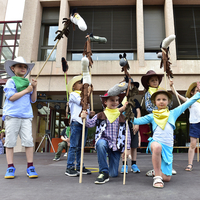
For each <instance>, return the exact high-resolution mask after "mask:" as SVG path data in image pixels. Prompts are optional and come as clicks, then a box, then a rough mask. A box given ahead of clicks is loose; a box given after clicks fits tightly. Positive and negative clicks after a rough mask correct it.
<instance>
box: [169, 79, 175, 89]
mask: <svg viewBox="0 0 200 200" xmlns="http://www.w3.org/2000/svg"><path fill="white" fill-rule="evenodd" d="M169 85H170V87H173V85H174V83H173V81H172V80H171V79H170V80H169Z"/></svg>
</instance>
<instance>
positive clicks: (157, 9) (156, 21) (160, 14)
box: [144, 6, 165, 60]
mask: <svg viewBox="0 0 200 200" xmlns="http://www.w3.org/2000/svg"><path fill="white" fill-rule="evenodd" d="M164 38H165V22H164V8H163V6H144V48H145V60H156V59H158V58H157V55H156V52H157V51H159V50H160V44H161V42H162V40H163V39H164Z"/></svg>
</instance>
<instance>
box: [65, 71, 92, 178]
mask: <svg viewBox="0 0 200 200" xmlns="http://www.w3.org/2000/svg"><path fill="white" fill-rule="evenodd" d="M82 85H83V84H82V75H80V76H74V77H73V78H72V79H71V80H70V81H69V83H68V92H69V94H70V96H69V108H70V113H71V116H70V130H71V136H70V147H69V151H68V158H67V169H66V171H65V174H66V175H67V176H78V175H79V172H80V157H81V141H82V139H81V138H82V127H83V122H82V119H81V117H80V116H79V114H80V113H81V111H82V106H81V96H80V94H81V88H82ZM87 112H88V113H89V109H87ZM86 139H87V128H85V141H86ZM75 155H76V156H75ZM75 157H76V169H75V164H74V162H75ZM83 174H91V172H90V170H88V169H86V168H85V167H83Z"/></svg>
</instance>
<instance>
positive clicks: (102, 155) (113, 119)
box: [81, 93, 131, 184]
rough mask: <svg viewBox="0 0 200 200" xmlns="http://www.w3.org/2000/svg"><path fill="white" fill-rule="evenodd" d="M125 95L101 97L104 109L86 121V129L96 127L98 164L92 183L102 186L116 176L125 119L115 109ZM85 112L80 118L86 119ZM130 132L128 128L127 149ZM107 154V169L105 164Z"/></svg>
mask: <svg viewBox="0 0 200 200" xmlns="http://www.w3.org/2000/svg"><path fill="white" fill-rule="evenodd" d="M124 96H125V93H122V94H119V95H118V96H109V95H108V93H106V94H104V95H103V96H101V101H102V104H103V106H104V108H105V110H104V111H103V112H100V113H98V114H97V115H95V116H94V117H93V118H92V119H87V120H86V126H87V127H94V126H96V134H95V147H96V151H97V156H98V163H99V176H98V177H97V179H96V181H95V182H94V183H96V184H103V183H106V182H108V181H109V176H111V177H116V176H118V167H119V161H120V155H121V152H123V151H124V141H125V131H126V125H125V118H124V116H123V115H122V114H121V113H120V111H119V109H118V108H117V107H118V105H119V102H121V101H122V99H123V97H124ZM86 116H87V114H86V112H85V111H83V112H82V114H81V117H82V118H86ZM130 141H131V140H130V131H129V128H128V142H127V149H130ZM107 154H108V159H109V167H108V163H107Z"/></svg>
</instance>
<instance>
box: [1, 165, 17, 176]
mask: <svg viewBox="0 0 200 200" xmlns="http://www.w3.org/2000/svg"><path fill="white" fill-rule="evenodd" d="M15 170H16V169H15V168H14V167H9V168H8V169H7V171H6V174H5V176H4V178H15Z"/></svg>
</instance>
